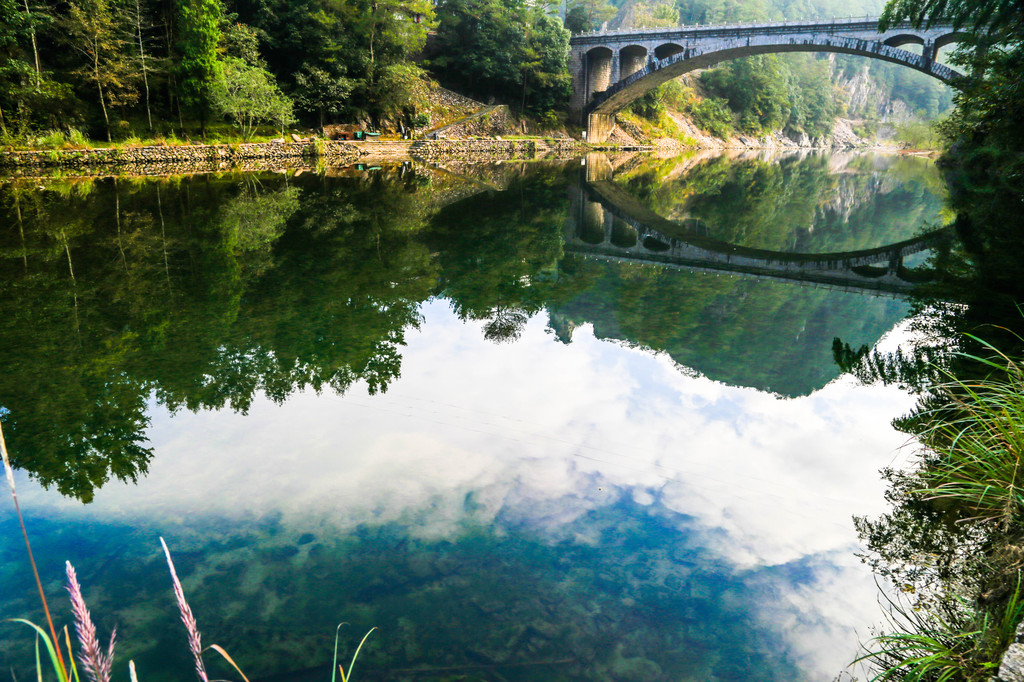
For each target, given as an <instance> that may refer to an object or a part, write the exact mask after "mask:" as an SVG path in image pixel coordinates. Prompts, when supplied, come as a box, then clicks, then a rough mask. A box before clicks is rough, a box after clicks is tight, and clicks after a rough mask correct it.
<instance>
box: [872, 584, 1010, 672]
mask: <svg viewBox="0 0 1024 682" xmlns="http://www.w3.org/2000/svg"><path fill="white" fill-rule="evenodd" d="M1022 616H1024V601H1022V600H1021V583H1020V573H1019V572H1018V574H1017V586H1016V588H1015V589H1014V590H1013V592H1012V593H1011V595H1010V597H1009V599H1008V600H1007V601H1006V602H1004V603H1003V604H1002V605H1000V606H999V607H996V608H993V609H985V608H980V607H972V606H971V604H969V603H968V602H966V601H965V600H961V599H951V600H948V601H945V602H943V603H941V604H938V605H932V606H930V607H921V606H907V605H905V604H903V603H900V602H898V601H894V600H888V609H887V611H886V620H887V624H886V625H887V630H888V631H887V632H885V633H883V634H880V635H878V636H876V637H874V638H873V639H872V640H871V641H870V643H869V644H868V646H867V653H865V654H864V655H863V656H861V657H860V658H858V659H857V662H860V661H867V662H868V663H869V664H870V666H871V668H872V672H873V673H874V674H873V676H872V677H871V678H870V679H871V680H872V682H875V681H879V682H888V681H889V680H909V681H912V682H918V681H922V682H923V681H925V680H927V681H929V682H931V681H934V682H954V681H955V682H983V681H984V682H988V681H989V680H991V679H994V676H995V675H996V673H997V671H998V670H999V665H1000V663H1001V662H1002V656H1003V653H1004V652H1005V651H1006V649H1007V648H1008V647H1009V646H1010V644H1012V643H1013V641H1014V637H1015V635H1016V628H1017V625H1018V623H1020V620H1021V617H1022Z"/></svg>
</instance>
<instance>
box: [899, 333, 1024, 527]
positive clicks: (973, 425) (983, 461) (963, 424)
mask: <svg viewBox="0 0 1024 682" xmlns="http://www.w3.org/2000/svg"><path fill="white" fill-rule="evenodd" d="M985 345H986V347H988V348H989V349H991V350H993V351H994V350H995V349H994V348H993V347H992V346H990V345H988V344H985ZM970 359H972V360H975V361H977V362H978V363H980V365H981V367H983V368H986V369H987V370H990V373H989V375H988V376H987V377H985V378H981V379H976V380H954V381H951V382H949V383H947V384H944V385H942V386H940V387H939V388H938V392H939V393H940V394H941V395H942V397H943V398H944V400H941V404H940V406H939V407H935V408H933V409H931V410H930V411H928V412H926V413H924V414H922V417H924V424H925V426H924V428H923V430H922V431H921V432H920V433H919V435H918V438H919V440H920V441H921V443H922V444H923V445H924V446H925V447H926V448H927V451H926V452H927V454H926V455H925V458H924V461H923V462H922V465H923V466H922V471H921V479H922V481H923V484H924V485H923V487H922V488H921V490H920V491H919V492H920V493H921V494H922V495H923V496H924V497H925V498H926V499H936V500H947V501H949V502H951V503H952V504H954V505H956V506H957V507H959V508H961V509H963V510H965V511H966V512H967V514H968V518H967V519H965V520H992V521H998V522H999V524H1000V525H1001V527H1002V528H1003V529H1004V530H1009V529H1010V527H1011V526H1013V525H1014V524H1016V523H1017V522H1019V521H1020V520H1021V519H1022V514H1024V480H1022V479H1024V471H1022V469H1021V465H1022V462H1021V457H1022V455H1024V371H1022V368H1021V366H1020V365H1019V364H1018V363H1016V362H1015V361H1013V360H1011V359H1010V358H1008V357H1006V356H1005V355H1002V354H998V353H997V354H996V355H995V359H994V360H993V359H983V358H978V357H973V356H972V357H971V358H970Z"/></svg>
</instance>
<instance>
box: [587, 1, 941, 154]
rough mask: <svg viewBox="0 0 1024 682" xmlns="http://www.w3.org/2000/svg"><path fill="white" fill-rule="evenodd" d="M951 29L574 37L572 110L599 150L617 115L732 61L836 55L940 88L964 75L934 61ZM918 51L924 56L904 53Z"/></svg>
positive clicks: (757, 29) (807, 24) (819, 27)
mask: <svg viewBox="0 0 1024 682" xmlns="http://www.w3.org/2000/svg"><path fill="white" fill-rule="evenodd" d="M960 39H961V34H959V33H957V32H956V31H955V30H954V29H953V27H952V26H951V25H941V26H932V27H931V28H928V29H915V28H913V27H911V26H910V25H909V24H900V25H897V26H895V27H893V28H891V29H889V30H888V31H885V32H879V30H878V21H877V19H871V18H867V17H866V18H864V19H849V20H832V21H803V22H776V23H766V24H742V25H727V26H703V27H700V26H698V27H687V26H683V27H679V28H671V29H629V30H623V31H611V32H601V33H585V34H580V35H576V36H573V37H572V39H571V40H570V41H569V44H570V55H569V58H570V63H569V70H570V72H571V74H572V79H573V81H572V83H573V94H572V100H571V101H570V110H571V111H572V113H573V114H574V115H575V117H576V119H577V120H578V121H579V122H580V123H583V124H586V126H587V139H588V141H590V142H604V141H605V140H606V139H607V138H608V135H609V134H610V133H611V130H612V126H613V125H614V122H615V113H616V112H618V111H619V110H621V109H622V108H623V107H625V106H626V105H627V104H629V103H630V102H632V101H633V100H635V99H636V98H637V97H640V96H642V95H644V94H645V93H647V92H649V91H650V90H653V89H654V88H656V87H658V86H659V85H661V84H662V83H665V82H666V81H669V80H672V79H673V78H676V77H678V76H681V75H683V74H684V73H688V72H690V71H694V70H696V69H703V68H707V67H709V66H712V65H714V64H716V63H718V62H721V61H725V60H728V59H735V58H737V57H749V56H752V55H757V54H768V53H776V52H840V53H844V54H854V55H860V56H864V57H872V58H874V59H882V60H884V61H887V62H893V63H895V64H902V65H903V66H907V67H909V68H912V69H916V70H917V71H921V72H922V73H926V74H928V75H929V76H932V77H934V78H938V79H939V80H942V81H944V82H947V83H948V82H950V81H952V80H954V79H956V78H959V77H960V76H961V74H959V73H957V72H956V71H954V70H953V69H950V68H949V67H948V66H945V65H944V64H940V63H938V62H936V61H935V56H936V53H937V52H938V50H939V49H940V48H941V47H943V46H945V45H948V44H949V43H953V42H957V41H959V40H960ZM910 44H916V45H920V46H921V47H922V50H921V54H915V53H914V52H910V51H908V50H904V49H901V46H903V45H910Z"/></svg>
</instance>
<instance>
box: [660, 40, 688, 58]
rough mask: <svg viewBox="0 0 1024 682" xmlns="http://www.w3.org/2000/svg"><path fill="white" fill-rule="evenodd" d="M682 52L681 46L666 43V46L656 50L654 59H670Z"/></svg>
mask: <svg viewBox="0 0 1024 682" xmlns="http://www.w3.org/2000/svg"><path fill="white" fill-rule="evenodd" d="M682 51H683V47H682V46H681V45H676V44H675V43H665V44H664V45H659V46H658V47H656V48H654V58H655V59H658V60H661V59H668V58H669V57H671V56H672V55H675V54H679V53H680V52H682Z"/></svg>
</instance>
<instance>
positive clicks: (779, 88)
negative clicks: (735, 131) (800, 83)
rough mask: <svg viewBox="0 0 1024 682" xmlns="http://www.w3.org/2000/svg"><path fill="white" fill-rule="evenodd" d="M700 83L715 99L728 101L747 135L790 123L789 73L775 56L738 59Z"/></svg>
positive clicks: (706, 76)
mask: <svg viewBox="0 0 1024 682" xmlns="http://www.w3.org/2000/svg"><path fill="white" fill-rule="evenodd" d="M700 80H701V83H702V84H704V86H705V87H706V88H707V89H708V90H709V91H710V92H711V93H712V94H713V95H717V96H720V97H724V98H725V99H726V100H728V102H729V107H730V108H731V109H732V110H733V111H734V112H736V113H737V114H738V116H739V119H740V127H741V128H742V129H743V130H745V131H746V132H748V133H760V132H762V131H765V130H774V129H777V128H781V127H782V125H783V124H784V123H786V121H787V120H788V119H789V113H790V108H791V103H790V101H789V88H788V85H787V82H786V72H785V69H784V67H783V66H782V64H781V63H780V62H779V60H778V58H777V57H775V56H774V55H760V56H757V57H747V58H745V59H736V60H734V61H731V62H728V63H726V64H724V65H722V66H720V67H718V68H717V69H714V70H711V71H705V72H704V73H703V74H701V78H700Z"/></svg>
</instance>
